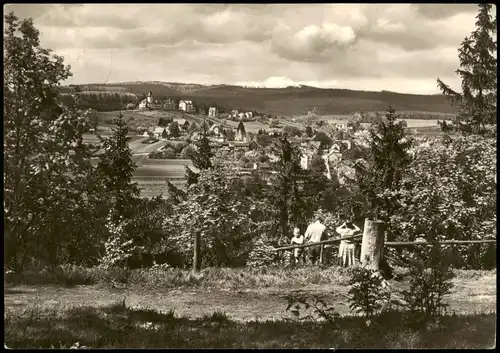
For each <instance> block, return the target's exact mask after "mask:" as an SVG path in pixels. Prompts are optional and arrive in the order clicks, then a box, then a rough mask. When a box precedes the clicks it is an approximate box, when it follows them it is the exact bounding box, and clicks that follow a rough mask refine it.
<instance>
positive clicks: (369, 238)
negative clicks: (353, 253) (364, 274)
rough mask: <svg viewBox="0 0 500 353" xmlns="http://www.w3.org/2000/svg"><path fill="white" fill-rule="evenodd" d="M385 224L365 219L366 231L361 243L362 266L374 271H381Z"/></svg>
mask: <svg viewBox="0 0 500 353" xmlns="http://www.w3.org/2000/svg"><path fill="white" fill-rule="evenodd" d="M384 226H385V224H384V222H382V221H373V220H371V219H368V218H365V229H364V231H363V240H362V243H361V259H360V260H361V264H362V265H367V266H368V267H370V268H372V269H373V270H376V271H379V270H380V261H381V260H382V258H383V256H384V232H385V227H384Z"/></svg>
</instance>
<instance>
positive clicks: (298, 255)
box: [290, 227, 304, 265]
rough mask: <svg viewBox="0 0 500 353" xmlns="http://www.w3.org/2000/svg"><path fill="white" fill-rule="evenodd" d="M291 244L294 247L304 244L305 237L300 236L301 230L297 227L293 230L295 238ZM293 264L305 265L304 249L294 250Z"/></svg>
mask: <svg viewBox="0 0 500 353" xmlns="http://www.w3.org/2000/svg"><path fill="white" fill-rule="evenodd" d="M290 244H292V245H302V244H304V236H303V235H302V234H300V229H299V228H297V227H295V228H294V229H293V238H292V241H291V242H290ZM293 263H294V264H295V265H297V264H299V263H304V248H295V249H293Z"/></svg>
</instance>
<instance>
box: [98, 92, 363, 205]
mask: <svg viewBox="0 0 500 353" xmlns="http://www.w3.org/2000/svg"><path fill="white" fill-rule="evenodd" d="M143 96H145V98H143V99H142V100H139V101H138V102H137V103H135V104H134V103H128V104H127V106H126V110H124V111H123V113H124V114H127V113H131V112H132V113H134V114H135V116H141V115H142V116H143V117H144V118H143V119H141V123H137V124H138V125H137V126H135V127H134V129H133V130H135V132H136V134H137V137H136V138H139V140H137V139H136V140H135V141H134V143H133V144H132V145H131V147H132V153H136V154H142V155H144V154H146V153H145V152H144V151H145V150H146V151H148V152H147V159H144V158H137V159H135V161H136V162H137V161H139V162H140V163H145V164H146V166H147V164H148V159H149V160H151V159H153V160H155V163H159V160H164V161H165V169H167V168H168V167H167V165H168V163H169V162H168V160H173V159H179V160H184V161H185V162H186V163H188V164H189V163H190V161H189V157H190V156H191V154H192V153H194V152H195V151H196V150H197V142H198V141H199V140H200V139H201V138H202V136H206V137H207V138H208V140H209V141H210V148H211V149H212V150H213V151H214V153H215V154H216V155H217V156H218V157H220V158H223V159H224V160H225V162H226V163H228V164H231V165H233V166H234V167H235V168H236V170H238V172H239V173H240V174H241V175H249V174H250V173H251V172H252V171H253V170H258V171H260V172H262V173H264V174H265V173H268V174H273V173H275V171H274V168H273V164H274V163H276V162H277V161H278V157H277V155H276V152H274V151H273V147H272V144H273V142H274V141H277V140H278V139H279V138H281V137H282V136H283V135H284V134H286V135H287V136H289V138H290V141H291V142H292V144H293V145H294V146H297V147H298V148H299V150H300V151H301V156H300V165H301V167H302V168H303V169H304V170H308V169H310V168H311V165H312V163H313V159H314V158H318V160H321V162H322V163H323V164H324V166H325V171H324V174H325V176H327V178H328V179H332V175H333V176H334V178H335V179H337V180H338V181H339V182H340V183H341V184H345V183H346V182H349V181H353V180H354V179H355V174H356V171H358V172H359V171H362V170H363V169H365V168H367V161H366V160H365V158H363V154H362V153H361V152H360V149H359V148H357V146H364V145H365V144H366V142H365V139H366V132H367V130H364V129H363V128H362V125H361V124H360V123H359V122H356V121H360V120H361V116H360V114H359V113H358V114H354V115H353V116H352V118H353V120H354V122H353V121H351V122H350V123H349V121H348V120H345V121H334V122H330V123H325V121H324V120H322V119H321V117H320V116H311V114H309V117H308V119H306V120H304V121H302V122H300V119H291V118H289V119H282V120H281V122H280V123H279V124H276V122H275V120H276V119H274V121H273V119H272V117H271V116H267V115H265V114H263V115H262V116H259V115H255V116H254V112H253V111H239V110H237V109H230V110H229V111H228V112H227V113H226V112H224V113H221V112H219V111H218V109H217V107H208V108H207V109H206V110H205V111H203V110H200V109H198V111H197V109H196V108H195V106H194V104H193V101H192V100H183V99H177V102H176V100H175V99H171V98H167V99H164V100H160V99H157V98H155V96H154V94H153V92H152V91H151V90H150V91H149V92H148V94H147V95H143ZM298 121H299V122H298ZM256 122H257V124H258V125H257V127H258V129H257V128H256V127H255V123H256ZM249 124H251V125H253V126H252V130H251V131H249V130H250V129H248V125H249ZM364 125H366V124H364ZM96 128H97V130H99V125H97V126H96ZM91 133H94V134H95V133H96V129H92V131H91ZM89 139H90V140H91V141H92V142H91V143H90V144H93V142H94V140H93V138H92V137H89ZM139 141H140V142H141V145H139V144H138V142H139ZM144 145H150V146H146V147H145V146H144ZM353 151H356V152H354V153H353ZM141 166H142V164H138V165H137V167H138V169H139V170H141ZM172 168H178V164H173V165H172ZM168 175H169V173H168V171H167V172H166V173H162V172H161V171H160V170H157V172H156V173H150V174H148V177H147V183H146V184H144V185H141V180H144V178H142V177H137V178H136V180H137V181H138V182H139V185H140V186H141V189H143V190H144V191H143V193H144V194H145V195H147V197H152V196H157V195H159V194H161V195H162V196H163V197H168V194H166V193H165V192H162V191H160V190H161V185H164V184H165V176H168ZM180 179H182V178H181V177H179V176H178V175H175V176H173V177H172V179H171V181H172V182H173V183H174V184H177V185H180V186H181V187H183V186H182V185H181V183H179V180H180ZM154 180H156V182H154ZM154 190H157V191H154Z"/></svg>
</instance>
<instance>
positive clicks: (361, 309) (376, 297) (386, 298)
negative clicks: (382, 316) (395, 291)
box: [348, 267, 390, 318]
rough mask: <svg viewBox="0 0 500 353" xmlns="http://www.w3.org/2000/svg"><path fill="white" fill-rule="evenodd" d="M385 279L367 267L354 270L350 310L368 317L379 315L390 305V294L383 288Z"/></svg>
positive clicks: (349, 293) (351, 282) (351, 280)
mask: <svg viewBox="0 0 500 353" xmlns="http://www.w3.org/2000/svg"><path fill="white" fill-rule="evenodd" d="M382 281H383V278H382V277H381V276H379V275H378V273H377V271H374V270H372V269H369V268H366V267H355V268H353V273H352V277H351V278H350V280H349V285H351V286H352V287H351V288H350V289H349V292H348V296H349V299H348V300H349V308H350V309H351V310H353V311H354V312H356V313H362V314H363V315H365V316H366V317H368V318H369V317H372V316H373V315H375V314H377V313H378V312H379V311H380V310H381V309H383V308H384V306H387V305H388V304H389V303H390V292H389V291H388V290H386V289H384V288H383V287H382Z"/></svg>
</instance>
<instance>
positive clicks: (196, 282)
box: [6, 265, 405, 289]
mask: <svg viewBox="0 0 500 353" xmlns="http://www.w3.org/2000/svg"><path fill="white" fill-rule="evenodd" d="M404 271H405V270H404V269H401V270H400V272H401V273H404ZM349 274H350V270H349V269H345V268H341V267H328V268H318V267H312V266H304V267H301V268H295V269H292V268H282V267H276V268H206V269H203V270H202V271H201V272H200V273H198V274H193V272H192V271H190V270H183V269H178V268H165V269H162V268H157V269H138V270H125V269H121V268H109V269H105V268H102V267H93V268H84V267H79V266H72V265H66V266H60V267H57V268H56V269H54V270H53V271H50V272H49V271H42V272H40V271H27V272H25V273H22V274H9V275H7V276H6V283H8V284H12V285H20V284H23V285H46V284H55V285H64V286H73V285H96V284H109V283H111V282H119V283H124V284H128V285H132V286H133V285H140V286H149V287H161V288H178V287H199V288H212V287H213V288H226V289H239V288H268V287H280V286H285V287H301V286H306V285H311V284H312V285H314V284H322V285H328V284H346V283H347V280H348V278H349Z"/></svg>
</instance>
